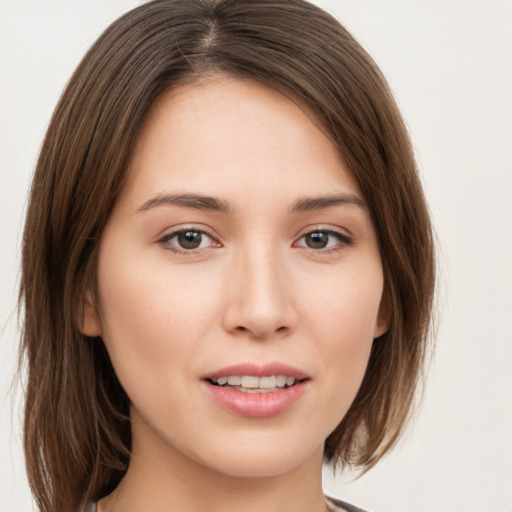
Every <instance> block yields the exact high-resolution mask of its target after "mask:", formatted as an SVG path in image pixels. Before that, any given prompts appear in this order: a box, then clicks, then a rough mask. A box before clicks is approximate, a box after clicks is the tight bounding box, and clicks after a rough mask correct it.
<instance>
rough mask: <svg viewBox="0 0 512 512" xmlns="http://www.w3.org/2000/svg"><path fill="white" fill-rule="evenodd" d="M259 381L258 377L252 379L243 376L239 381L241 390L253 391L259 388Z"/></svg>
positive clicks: (248, 376)
mask: <svg viewBox="0 0 512 512" xmlns="http://www.w3.org/2000/svg"><path fill="white" fill-rule="evenodd" d="M259 381H260V379H259V378H258V377H252V376H250V375H243V376H242V379H241V382H240V385H241V386H242V387H243V388H251V389H255V388H259V387H260V386H258V384H259ZM228 382H229V380H228Z"/></svg>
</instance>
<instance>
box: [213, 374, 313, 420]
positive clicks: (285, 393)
mask: <svg viewBox="0 0 512 512" xmlns="http://www.w3.org/2000/svg"><path fill="white" fill-rule="evenodd" d="M203 384H204V385H205V387H206V389H207V391H208V392H209V393H210V396H211V397H212V398H213V399H214V400H215V402H217V403H218V404H219V405H220V406H221V407H223V408H224V409H226V410H228V411H230V412H233V413H235V414H238V415H240V416H247V417H250V418H270V417H272V416H277V415H278V414H281V413H282V412H284V411H286V410H287V409H288V408H290V407H291V406H292V405H293V404H294V403H295V402H297V400H299V398H300V397H301V396H302V395H303V394H304V391H306V386H307V384H308V381H302V382H299V383H297V384H295V385H294V386H291V387H289V388H284V389H280V390H279V391H271V392H269V393H244V392H243V391H237V390H235V389H229V388H223V387H221V386H214V385H213V384H211V383H210V382H209V381H203Z"/></svg>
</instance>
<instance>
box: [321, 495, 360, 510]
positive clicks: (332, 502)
mask: <svg viewBox="0 0 512 512" xmlns="http://www.w3.org/2000/svg"><path fill="white" fill-rule="evenodd" d="M325 499H326V500H327V504H328V505H329V506H330V508H331V510H332V511H333V512H367V511H365V510H363V509H362V508H358V507H355V506H354V505H351V504H350V503H346V502H344V501H341V500H337V499H335V498H331V497H329V496H326V497H325Z"/></svg>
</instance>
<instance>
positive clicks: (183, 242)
mask: <svg viewBox="0 0 512 512" xmlns="http://www.w3.org/2000/svg"><path fill="white" fill-rule="evenodd" d="M202 240H203V233H201V232H200V231H180V232H179V233H178V234H177V235H176V242H177V243H178V245H179V246H180V247H181V248H182V249H197V248H199V247H200V246H201V242H202Z"/></svg>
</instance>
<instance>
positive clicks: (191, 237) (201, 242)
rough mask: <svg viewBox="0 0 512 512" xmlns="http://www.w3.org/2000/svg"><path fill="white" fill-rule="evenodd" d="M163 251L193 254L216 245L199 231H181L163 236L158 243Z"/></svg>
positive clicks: (208, 236)
mask: <svg viewBox="0 0 512 512" xmlns="http://www.w3.org/2000/svg"><path fill="white" fill-rule="evenodd" d="M158 243H159V244H161V245H162V246H163V247H164V248H165V249H168V250H170V251H173V252H178V253H179V252H181V253H187V252H193V251H195V250H200V249H208V248H210V247H213V246H215V245H216V242H215V241H214V239H213V238H212V237H211V236H210V235H208V234H207V233H205V232H204V231H201V230H199V229H181V230H179V231H174V232H173V233H169V234H168V235H166V236H164V237H163V238H162V239H161V240H159V241H158Z"/></svg>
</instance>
